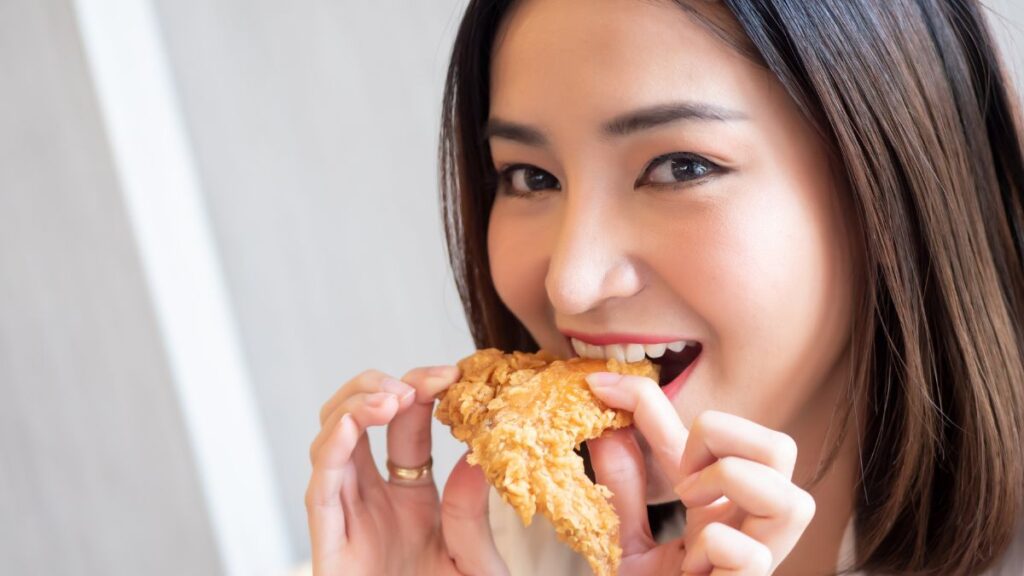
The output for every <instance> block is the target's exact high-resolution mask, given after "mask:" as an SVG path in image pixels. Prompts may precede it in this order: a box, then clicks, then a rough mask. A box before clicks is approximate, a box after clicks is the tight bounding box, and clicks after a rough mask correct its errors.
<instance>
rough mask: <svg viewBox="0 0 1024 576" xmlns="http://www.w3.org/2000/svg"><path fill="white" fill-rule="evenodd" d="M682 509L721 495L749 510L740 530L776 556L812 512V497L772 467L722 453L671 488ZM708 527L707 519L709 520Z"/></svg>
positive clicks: (781, 555)
mask: <svg viewBox="0 0 1024 576" xmlns="http://www.w3.org/2000/svg"><path fill="white" fill-rule="evenodd" d="M677 494H678V495H679V498H680V500H681V501H682V502H683V504H685V505H686V506H687V507H688V508H695V509H699V508H700V507H702V506H707V505H710V504H712V503H713V502H716V501H718V500H719V499H720V498H722V497H723V496H724V497H725V498H728V500H729V501H730V502H732V503H733V504H735V505H736V506H737V507H739V508H741V509H742V510H744V511H745V512H747V513H748V514H749V515H748V516H747V517H746V518H745V519H744V520H743V523H742V525H741V526H740V530H741V531H742V532H744V533H745V534H747V535H748V536H750V537H751V538H753V539H755V540H757V541H759V542H761V543H763V544H764V545H765V546H767V547H768V548H769V550H770V551H771V553H772V555H773V557H775V558H776V559H779V560H780V561H781V559H782V558H785V557H786V556H787V555H788V554H789V552H790V551H792V549H793V547H794V546H795V545H796V543H797V541H799V539H800V536H801V535H802V534H803V532H804V530H806V528H807V526H808V525H809V524H810V522H811V519H812V518H813V517H814V511H815V504H814V498H813V497H812V496H811V495H810V494H808V493H807V492H805V491H804V490H802V489H800V488H799V487H797V486H796V485H794V484H793V483H792V482H790V481H789V479H787V478H785V477H783V476H782V474H780V473H779V472H778V471H777V470H775V469H774V468H769V467H768V466H765V465H764V464H761V463H758V462H752V461H750V460H743V459H742V458H737V457H733V456H728V457H725V458H722V459H721V460H719V461H718V462H716V463H714V464H712V465H711V466H708V467H706V468H704V470H702V471H701V472H698V473H696V474H695V475H693V476H691V477H690V478H688V479H687V480H686V481H684V482H683V485H681V486H680V487H677ZM709 526H710V524H709Z"/></svg>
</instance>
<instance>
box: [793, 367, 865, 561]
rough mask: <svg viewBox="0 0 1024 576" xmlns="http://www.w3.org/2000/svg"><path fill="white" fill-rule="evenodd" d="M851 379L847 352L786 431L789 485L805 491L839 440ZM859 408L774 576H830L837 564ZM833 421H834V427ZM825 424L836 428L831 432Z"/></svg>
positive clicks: (850, 496) (850, 508)
mask: <svg viewBox="0 0 1024 576" xmlns="http://www.w3.org/2000/svg"><path fill="white" fill-rule="evenodd" d="M849 375H850V359H849V351H847V353H846V354H844V355H843V356H842V358H841V359H840V361H839V362H837V363H836V365H835V366H834V367H833V370H832V371H831V373H830V376H829V378H828V379H827V381H826V384H825V385H824V386H822V387H821V389H820V392H819V393H818V394H817V395H816V396H815V398H814V399H812V401H811V402H810V403H809V404H808V406H807V407H806V409H805V410H803V411H802V416H801V417H800V418H798V419H797V420H796V421H795V422H793V423H792V425H791V426H790V427H789V428H788V429H787V430H786V433H788V434H789V435H790V436H792V437H793V439H794V440H796V443H797V446H798V447H799V455H798V457H797V463H796V468H795V470H794V472H793V481H794V482H795V483H796V484H797V485H799V486H804V487H806V486H808V484H809V483H810V480H811V479H812V478H813V477H814V474H815V472H816V471H817V467H818V463H819V461H820V460H821V458H823V457H825V456H827V455H828V451H829V450H830V449H831V448H832V445H833V443H834V442H835V441H836V438H837V437H838V434H839V430H838V427H839V426H840V425H841V424H842V422H840V421H839V420H840V418H839V416H841V414H840V413H837V412H835V408H836V406H840V402H847V401H848V400H847V399H846V391H847V386H848V382H849ZM862 408H863V407H861V406H857V405H855V408H854V412H853V413H852V414H851V417H850V421H849V423H848V426H849V431H848V433H847V434H846V438H844V440H843V444H842V446H841V447H840V449H839V452H838V453H837V454H836V459H835V461H834V462H833V464H832V466H831V468H829V470H828V472H827V473H826V474H825V476H824V477H823V478H822V479H821V480H820V481H819V482H818V483H817V484H815V485H814V486H811V487H810V488H809V489H808V491H809V492H810V493H811V495H812V496H814V500H815V504H816V512H815V514H814V519H813V520H812V521H811V524H810V526H808V528H807V530H806V531H805V532H804V535H803V537H802V538H801V539H800V542H798V543H797V545H796V547H795V548H794V549H793V551H792V552H791V553H790V555H789V556H788V557H787V558H786V560H785V561H784V562H783V563H782V564H781V565H780V566H779V568H778V570H777V571H776V572H775V574H776V575H777V576H791V575H799V576H811V575H816V574H833V573H835V571H836V566H837V562H838V561H839V551H840V547H841V544H842V539H843V534H844V532H845V531H846V527H847V524H848V523H849V522H850V519H851V518H852V516H853V512H854V490H856V481H857V478H858V477H859V456H858V454H859V441H858V438H859V436H860V426H859V425H858V424H859V423H861V422H863V420H862V419H861V418H860V416H861V415H862ZM833 419H835V422H833ZM830 424H831V425H832V426H833V428H835V429H830V428H829V426H830Z"/></svg>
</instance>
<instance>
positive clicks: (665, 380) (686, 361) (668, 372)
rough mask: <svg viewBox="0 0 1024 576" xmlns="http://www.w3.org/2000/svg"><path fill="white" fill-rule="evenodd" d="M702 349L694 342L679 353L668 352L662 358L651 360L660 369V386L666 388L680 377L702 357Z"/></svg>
mask: <svg viewBox="0 0 1024 576" xmlns="http://www.w3.org/2000/svg"><path fill="white" fill-rule="evenodd" d="M702 348H703V347H702V346H701V345H700V343H699V342H694V343H692V344H688V345H687V346H686V348H684V349H683V350H681V351H679V352H672V351H670V350H668V351H666V352H665V355H664V356H662V357H661V358H650V361H651V363H652V364H657V365H658V367H659V368H660V376H659V377H658V386H661V387H665V386H667V385H668V384H669V383H671V382H672V381H673V380H675V379H676V378H677V377H679V375H680V374H682V373H683V371H684V370H686V369H687V368H688V367H689V366H690V364H693V362H694V360H696V359H697V356H700V352H701V349H702Z"/></svg>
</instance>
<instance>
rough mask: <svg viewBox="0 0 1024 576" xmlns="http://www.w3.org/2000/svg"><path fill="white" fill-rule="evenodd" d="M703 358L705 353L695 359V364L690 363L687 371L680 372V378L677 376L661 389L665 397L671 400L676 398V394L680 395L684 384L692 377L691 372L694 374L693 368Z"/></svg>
mask: <svg viewBox="0 0 1024 576" xmlns="http://www.w3.org/2000/svg"><path fill="white" fill-rule="evenodd" d="M703 356H704V354H703V353H701V354H698V355H697V357H696V358H694V359H693V362H690V365H689V366H687V367H686V370H683V371H682V372H680V373H679V376H676V377H675V379H674V380H672V381H671V382H669V383H668V384H665V385H664V386H662V387H661V391H662V392H664V393H665V396H668V399H669V400H672V399H673V398H675V396H676V394H678V393H679V389H680V388H682V387H683V383H684V382H686V380H687V379H688V378H689V377H690V372H693V367H694V366H696V365H697V363H698V362H700V359H701V357H703Z"/></svg>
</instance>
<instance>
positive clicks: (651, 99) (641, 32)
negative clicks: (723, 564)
mask: <svg viewBox="0 0 1024 576" xmlns="http://www.w3.org/2000/svg"><path fill="white" fill-rule="evenodd" d="M489 121H490V123H489V126H490V129H489V131H488V133H489V135H490V138H489V142H490V146H491V153H492V157H493V161H494V167H495V169H496V170H498V171H499V173H501V172H502V171H505V170H507V169H509V168H511V170H509V171H508V172H506V173H505V174H506V176H507V179H503V181H502V184H501V186H500V188H499V191H498V198H497V199H496V201H495V203H494V207H493V211H492V213H491V219H490V227H489V232H488V252H489V256H490V262H491V270H492V274H493V280H494V283H495V286H496V288H497V290H498V294H499V295H500V296H501V298H502V301H503V302H504V303H505V304H506V305H507V306H508V307H509V309H510V310H511V311H512V312H513V313H514V314H515V315H516V316H517V317H518V318H519V320H520V321H521V322H522V323H523V324H524V325H525V326H526V328H527V329H528V330H529V331H530V333H531V334H532V335H533V337H534V338H535V339H536V341H537V342H538V343H539V344H540V346H541V347H542V348H545V349H548V350H550V351H552V352H554V353H556V354H560V355H562V356H573V355H575V352H574V348H573V345H572V342H571V341H570V338H569V335H570V334H571V335H575V336H577V337H578V339H579V340H580V341H582V342H589V343H590V344H593V345H595V346H593V347H585V346H584V347H580V350H582V351H583V352H584V353H585V354H588V355H593V354H597V353H601V354H606V353H607V354H613V355H614V354H616V353H617V352H616V349H615V348H614V347H612V348H599V347H598V346H597V345H608V344H616V343H618V344H623V345H625V344H629V343H633V344H645V343H652V342H655V343H656V342H662V343H665V342H674V341H681V340H684V341H689V342H692V343H699V346H700V347H699V350H700V354H699V356H698V357H697V359H696V361H695V362H694V363H693V365H692V368H691V369H690V370H689V371H688V373H687V374H686V375H685V376H684V380H683V381H682V385H681V386H672V387H670V388H674V389H672V390H670V389H669V388H666V389H665V390H666V391H668V392H669V395H670V397H671V399H672V402H673V404H674V405H675V407H676V409H677V410H678V412H679V414H680V416H681V417H682V420H683V422H684V423H685V424H687V425H689V424H690V423H691V422H692V421H693V419H694V417H695V416H696V415H697V414H699V413H700V412H702V411H704V410H706V409H716V410H722V411H726V412H731V413H733V414H737V415H740V416H742V417H745V418H749V419H751V420H754V421H756V422H760V423H762V424H764V425H766V426H768V427H771V428H774V429H778V430H783V431H788V430H794V429H797V428H800V420H801V418H806V417H807V414H808V413H809V412H811V411H820V410H819V408H820V405H819V404H816V402H820V398H821V397H822V395H823V394H825V391H826V389H827V388H829V387H830V386H833V385H835V384H836V383H838V382H839V381H842V382H843V383H845V380H842V378H844V377H845V376H846V375H845V373H841V372H842V370H840V369H839V368H840V367H841V366H842V365H843V362H844V361H845V360H844V359H845V358H846V357H847V356H846V354H845V352H846V351H847V349H848V344H849V332H850V321H851V318H852V303H853V299H854V291H853V290H854V266H853V259H852V251H851V245H850V238H852V237H853V235H852V234H853V233H852V229H851V226H852V224H850V225H849V226H848V223H847V220H848V217H847V216H846V214H848V213H849V212H848V211H847V210H845V209H844V208H843V200H841V198H842V194H841V189H840V188H839V184H838V180H836V179H835V178H834V176H833V171H832V170H831V168H830V163H829V159H828V157H827V149H826V145H825V143H824V142H823V141H822V140H821V139H820V138H819V137H818V135H817V134H816V133H815V132H814V131H813V129H812V128H811V126H810V124H809V123H807V122H806V121H805V120H804V119H803V118H802V117H801V115H800V114H799V112H798V110H797V108H796V105H795V104H794V103H793V102H792V101H791V99H790V98H789V97H788V95H787V94H786V92H785V90H784V89H783V88H782V86H781V85H780V84H779V82H778V81H777V80H776V78H775V77H774V76H773V75H772V74H771V73H770V72H769V71H767V70H765V69H763V68H761V67H759V65H757V64H756V63H754V62H752V61H750V60H749V59H747V58H745V57H744V56H742V55H741V54H739V53H738V52H737V51H735V48H733V47H732V46H730V45H729V44H727V43H726V42H725V41H723V40H722V39H721V38H720V37H718V36H716V35H715V34H714V33H713V32H712V31H711V30H710V29H709V28H707V27H705V25H703V24H701V23H699V22H697V21H696V20H694V19H693V17H692V16H691V15H689V14H687V13H686V12H685V11H683V10H682V9H680V8H679V7H678V6H676V5H674V3H673V2H670V1H664V2H658V1H654V2H652V1H639V0H600V1H598V0H526V1H523V2H520V3H519V4H518V5H517V6H516V8H515V9H514V10H513V11H512V12H511V13H510V14H509V15H508V16H507V18H506V20H505V22H504V23H503V28H502V30H501V31H500V33H499V35H498V39H497V41H496V43H495V51H494V53H493V61H492V75H491V108H490V117H489ZM627 348H628V347H627ZM657 348H658V347H657V346H654V347H653V349H652V348H648V350H651V351H652V352H653V353H654V354H657ZM633 349H634V350H636V347H633ZM694 349H696V347H695V348H694ZM797 441H798V443H799V442H800V438H799V437H798V438H797ZM650 461H651V460H650V459H648V462H650ZM648 477H649V487H650V490H651V492H649V499H650V500H651V501H661V500H665V499H667V498H669V497H670V495H671V490H670V487H668V486H664V485H663V481H662V480H661V477H660V475H658V474H657V473H656V472H655V471H654V470H653V469H651V468H650V467H649V468H648Z"/></svg>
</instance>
